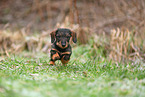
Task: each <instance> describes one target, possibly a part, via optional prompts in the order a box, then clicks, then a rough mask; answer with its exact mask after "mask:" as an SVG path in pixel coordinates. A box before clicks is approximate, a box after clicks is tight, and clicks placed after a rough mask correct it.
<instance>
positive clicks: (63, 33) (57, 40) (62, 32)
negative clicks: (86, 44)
mask: <svg viewBox="0 0 145 97" xmlns="http://www.w3.org/2000/svg"><path fill="white" fill-rule="evenodd" d="M50 35H51V43H52V46H51V51H50V53H51V55H50V57H51V59H50V65H55V61H56V60H61V62H62V64H66V63H68V62H69V59H70V56H71V54H72V49H71V46H70V44H69V41H70V38H71V37H72V40H73V42H74V43H76V42H77V38H76V33H75V32H73V31H71V30H69V29H65V28H59V29H57V30H55V31H53V32H51V33H50Z"/></svg>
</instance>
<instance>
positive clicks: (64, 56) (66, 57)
mask: <svg viewBox="0 0 145 97" xmlns="http://www.w3.org/2000/svg"><path fill="white" fill-rule="evenodd" d="M69 60H70V55H63V57H62V58H61V62H62V64H64V65H66V64H67V63H68V62H69Z"/></svg>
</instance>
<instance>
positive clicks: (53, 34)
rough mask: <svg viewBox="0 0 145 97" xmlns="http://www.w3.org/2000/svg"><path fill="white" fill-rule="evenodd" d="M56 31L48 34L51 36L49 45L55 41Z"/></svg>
mask: <svg viewBox="0 0 145 97" xmlns="http://www.w3.org/2000/svg"><path fill="white" fill-rule="evenodd" d="M56 31H57V30H54V31H52V32H51V33H50V35H51V43H53V42H54V41H55V35H56Z"/></svg>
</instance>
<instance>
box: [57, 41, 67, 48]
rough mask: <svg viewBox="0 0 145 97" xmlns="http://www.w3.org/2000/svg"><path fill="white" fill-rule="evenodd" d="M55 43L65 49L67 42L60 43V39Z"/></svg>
mask: <svg viewBox="0 0 145 97" xmlns="http://www.w3.org/2000/svg"><path fill="white" fill-rule="evenodd" d="M56 45H57V46H58V47H60V48H62V49H65V48H67V47H68V42H66V43H62V42H61V41H59V42H56Z"/></svg>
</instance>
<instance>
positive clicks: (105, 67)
mask: <svg viewBox="0 0 145 97" xmlns="http://www.w3.org/2000/svg"><path fill="white" fill-rule="evenodd" d="M82 48H83V49H82ZM92 51H93V50H92V48H91V47H89V46H78V47H74V48H73V54H72V56H71V60H70V62H69V63H68V65H67V66H63V65H61V63H60V62H59V61H57V62H56V64H57V65H56V66H49V65H48V63H49V54H44V53H41V52H39V53H35V54H34V53H30V52H27V51H24V52H22V53H21V54H19V55H14V54H12V55H11V57H10V58H6V57H5V58H3V59H1V60H0V96H1V97H20V96H21V97H68V96H69V97H114V96H115V97H124V96H125V97H144V95H145V78H144V77H145V70H144V69H145V64H143V63H142V62H141V61H136V62H133V63H131V62H130V63H128V64H127V63H126V64H125V63H124V64H123V63H118V64H117V63H114V62H113V61H110V60H108V59H106V58H105V57H104V56H103V54H102V53H101V50H97V51H96V52H97V53H96V54H94V55H93V53H92Z"/></svg>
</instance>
